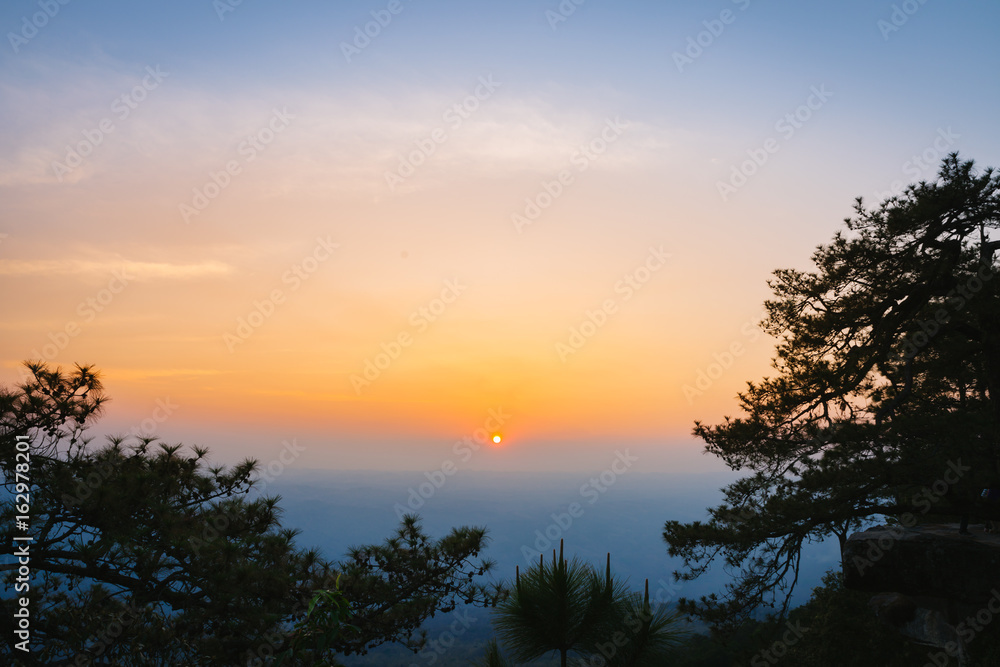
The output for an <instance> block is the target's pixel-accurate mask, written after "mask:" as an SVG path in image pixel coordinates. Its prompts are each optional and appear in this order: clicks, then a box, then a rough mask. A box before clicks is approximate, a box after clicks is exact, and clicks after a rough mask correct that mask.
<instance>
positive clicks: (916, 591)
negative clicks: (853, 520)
mask: <svg viewBox="0 0 1000 667" xmlns="http://www.w3.org/2000/svg"><path fill="white" fill-rule="evenodd" d="M969 530H970V533H971V534H969V535H962V534H960V533H959V531H958V524H928V525H914V526H910V527H906V526H901V525H894V526H876V527H874V528H869V529H868V530H865V531H863V532H860V533H855V534H854V535H851V536H850V537H849V538H848V539H847V542H846V543H845V545H844V552H843V554H842V556H843V568H844V585H845V586H846V587H847V588H852V589H855V590H861V591H870V592H872V593H878V595H875V596H874V597H873V598H872V600H871V606H872V607H873V608H874V609H875V611H876V613H877V614H878V616H879V618H880V619H881V620H882V621H883V622H885V623H887V624H889V625H891V626H892V627H894V628H896V629H897V630H898V631H899V632H900V633H902V634H904V635H906V636H908V637H910V638H911V639H913V640H915V641H917V642H920V643H922V644H926V645H928V646H935V647H939V648H941V649H943V650H944V652H945V653H947V654H949V655H952V656H955V657H957V658H958V659H959V664H963V663H964V658H965V647H966V644H967V643H968V642H969V641H971V640H972V639H973V638H974V637H975V636H976V634H978V632H980V631H982V629H983V628H984V627H985V626H986V625H989V624H990V623H991V622H992V621H993V619H994V616H996V617H997V618H998V619H1000V535H996V534H990V533H986V532H985V530H984V527H983V526H969ZM942 658H943V656H942ZM932 664H934V663H932ZM942 664H944V663H942Z"/></svg>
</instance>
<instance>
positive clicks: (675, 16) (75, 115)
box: [0, 0, 1000, 471]
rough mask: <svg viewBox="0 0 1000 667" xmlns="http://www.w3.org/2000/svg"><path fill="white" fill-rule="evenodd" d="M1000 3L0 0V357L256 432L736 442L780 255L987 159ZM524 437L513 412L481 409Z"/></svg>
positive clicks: (434, 446) (141, 416) (363, 443)
mask: <svg viewBox="0 0 1000 667" xmlns="http://www.w3.org/2000/svg"><path fill="white" fill-rule="evenodd" d="M998 25H1000V6H998V5H996V3H992V2H986V1H981V2H972V1H970V2H955V3H945V2H942V1H940V0H924V1H920V0H907V1H905V2H877V1H876V2H871V1H865V2H861V1H847V2H838V3H801V2H770V3H765V2H761V1H759V0H732V1H730V0H725V1H723V0H718V1H714V2H698V3H695V2H670V3H663V2H616V3H611V2H606V1H602V0H562V2H557V1H556V0H549V1H538V2H530V1H527V0H513V1H511V2H504V3H498V2H472V1H466V2H457V1H454V2H444V1H433V0H378V1H373V2H336V3H333V2H309V1H301V2H286V3H274V2H238V0H214V1H213V0H173V1H171V2H169V3H168V2H143V3H136V2H125V1H120V0H109V1H107V2H100V3H86V2H83V1H82V0H35V1H33V2H28V1H25V0H16V1H15V0H11V1H10V2H5V3H3V5H2V7H0V28H2V31H3V34H4V39H3V43H2V44H0V119H2V123H0V308H2V311H3V318H2V321H0V383H3V384H6V385H11V384H15V383H17V382H20V381H22V378H23V376H24V372H23V368H22V362H23V361H25V360H28V359H33V360H42V361H46V362H48V363H49V364H52V365H58V366H61V367H63V368H64V369H68V368H72V367H73V364H76V363H80V364H93V365H94V366H95V367H96V368H97V369H99V370H100V371H101V373H102V378H103V382H104V385H105V390H106V393H107V394H108V395H109V396H110V398H111V402H109V404H108V407H107V410H106V413H105V415H104V417H103V418H102V420H101V421H100V422H98V423H97V424H95V426H94V427H93V430H92V434H93V435H95V436H96V437H97V438H98V440H96V441H95V443H98V442H100V439H99V438H100V437H103V435H105V434H112V433H130V434H132V435H146V436H151V437H158V438H162V439H163V440H164V441H165V442H183V443H186V444H200V445H204V446H208V447H209V448H211V450H212V452H213V453H212V457H213V460H215V461H218V462H222V463H232V462H235V461H238V460H240V459H242V458H244V457H247V456H252V457H256V458H258V459H259V460H260V461H261V462H262V463H263V464H264V465H265V468H266V466H267V465H268V464H270V465H271V466H272V469H274V470H279V469H282V468H284V467H286V466H292V467H298V468H337V469H374V470H426V471H434V470H439V469H443V468H444V467H447V466H448V465H449V464H451V465H453V466H455V467H456V468H461V467H467V468H470V469H471V468H475V469H488V470H538V471H544V470H566V471H574V470H592V469H598V470H599V469H601V468H607V467H609V466H611V465H612V464H613V463H614V461H615V460H616V457H618V456H619V452H622V451H625V450H626V449H627V450H628V451H629V452H630V453H629V456H631V457H637V459H638V461H639V463H638V465H639V466H640V468H641V469H643V470H647V471H688V470H689V471H710V470H718V469H720V468H721V464H720V463H719V462H717V461H715V460H714V459H712V458H711V457H708V456H706V455H704V454H703V453H702V449H703V443H701V442H699V441H698V440H696V439H695V438H694V437H693V436H692V435H691V428H692V426H693V423H694V421H695V420H702V421H704V422H706V423H715V422H719V421H721V420H722V419H723V417H724V416H726V415H732V416H735V415H738V414H739V413H738V404H737V401H736V394H737V392H739V391H741V390H742V389H743V388H744V387H745V386H746V384H745V383H746V382H747V381H752V380H758V379H760V378H762V377H764V376H766V375H767V374H768V373H769V372H770V371H771V370H772V369H771V367H770V359H771V357H772V355H773V351H774V340H773V339H772V338H770V337H768V336H767V335H765V334H763V333H762V332H761V331H760V330H759V328H757V326H756V323H757V322H759V320H760V318H761V316H762V311H763V305H762V304H763V302H764V301H765V300H766V299H767V298H768V297H769V294H770V292H769V290H768V287H767V280H768V278H769V276H770V274H771V272H772V271H774V270H775V269H779V268H799V269H808V268H809V267H810V256H811V254H812V252H813V250H814V249H815V248H816V246H817V245H819V244H822V243H826V242H828V241H829V240H831V239H832V237H833V235H834V234H835V233H836V232H837V231H838V230H840V229H842V227H843V220H844V218H846V217H848V216H850V215H851V213H852V207H853V203H854V200H855V198H856V197H859V196H861V197H863V198H864V200H865V201H866V202H869V203H871V204H874V203H876V202H878V201H880V200H881V199H882V198H884V197H886V196H888V195H890V194H893V193H898V192H900V191H901V190H902V188H903V187H904V186H905V185H906V184H907V183H910V182H914V181H917V180H921V179H933V178H934V177H935V175H936V172H937V167H938V164H939V163H940V160H941V159H942V158H943V157H944V156H945V155H946V154H947V153H949V152H951V151H959V152H960V153H961V155H962V156H963V157H964V158H971V159H974V160H976V162H977V164H979V165H981V166H984V167H985V166H990V165H1000V159H998V158H1000V136H998V132H997V129H996V109H997V108H998V106H1000V105H998V102H1000V88H998V86H997V85H996V72H997V67H998V65H1000V42H998V41H997V40H996V39H995V36H996V30H997V27H998ZM494 434H500V435H501V436H502V442H501V443H500V444H499V445H494V444H492V443H491V442H488V441H487V437H491V436H492V435H494Z"/></svg>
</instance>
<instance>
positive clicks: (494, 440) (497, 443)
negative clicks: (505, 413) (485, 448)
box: [493, 433, 503, 445]
mask: <svg viewBox="0 0 1000 667" xmlns="http://www.w3.org/2000/svg"><path fill="white" fill-rule="evenodd" d="M501 440H503V438H501V437H500V434H499V433H497V434H496V435H494V436H493V444H495V445H499V444H500V441H501Z"/></svg>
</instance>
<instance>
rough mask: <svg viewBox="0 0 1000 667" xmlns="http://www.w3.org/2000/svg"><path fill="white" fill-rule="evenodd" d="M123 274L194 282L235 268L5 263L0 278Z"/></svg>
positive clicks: (38, 261) (120, 262)
mask: <svg viewBox="0 0 1000 667" xmlns="http://www.w3.org/2000/svg"><path fill="white" fill-rule="evenodd" d="M115 271H120V272H122V273H124V274H126V275H127V276H128V277H129V279H130V280H151V279H157V278H160V279H179V280H185V279H192V278H201V277H203V276H220V275H226V274H229V273H232V272H233V267H231V266H229V265H228V264H225V263H223V262H217V261H208V262H199V263H196V264H172V263H169V262H136V261H132V260H123V259H106V260H98V261H94V260H81V259H30V260H24V259H2V260H0V276H38V275H44V276H79V275H85V276H103V275H107V274H109V273H112V272H115Z"/></svg>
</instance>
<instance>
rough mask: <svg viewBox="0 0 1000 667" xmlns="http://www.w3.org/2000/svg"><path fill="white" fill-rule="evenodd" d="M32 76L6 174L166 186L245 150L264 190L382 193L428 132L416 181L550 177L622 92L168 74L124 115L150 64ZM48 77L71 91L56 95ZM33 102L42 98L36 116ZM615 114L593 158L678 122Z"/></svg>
mask: <svg viewBox="0 0 1000 667" xmlns="http://www.w3.org/2000/svg"><path fill="white" fill-rule="evenodd" d="M105 70H108V71H107V72H106V73H105ZM35 75H36V78H35V79H32V80H31V81H17V82H16V88H17V92H16V96H17V98H18V100H21V102H19V103H17V104H14V103H9V104H7V105H0V110H2V111H4V113H6V114H10V115H11V116H12V117H13V120H12V124H13V126H16V127H17V132H16V133H7V134H6V135H5V136H3V137H2V138H0V148H3V149H4V150H3V153H4V154H6V155H7V156H9V157H7V158H0V186H18V185H40V184H48V185H51V186H55V187H67V186H72V185H79V184H80V183H82V182H87V181H90V180H97V179H108V178H113V177H120V176H122V175H132V174H135V175H137V176H138V177H140V178H144V179H147V180H148V179H149V178H150V177H151V176H152V175H155V177H156V179H157V182H158V183H160V184H163V185H164V186H165V187H166V184H167V183H183V184H184V187H181V188H179V190H178V191H179V192H183V193H187V192H188V191H189V190H190V187H192V185H198V184H201V183H203V182H204V181H205V179H206V178H208V174H209V173H210V172H212V171H218V170H220V169H223V168H224V166H225V164H226V163H227V162H228V161H231V160H236V161H237V162H239V163H240V164H241V165H242V166H243V167H247V169H246V170H245V171H246V173H247V175H241V176H240V180H241V181H242V180H244V179H247V180H251V179H252V180H253V181H254V184H255V185H254V187H255V190H256V191H257V192H258V194H260V195H261V196H265V197H266V196H268V195H280V196H284V195H287V194H289V193H293V192H294V193H303V192H317V193H328V192H331V191H333V192H358V191H362V192H367V193H374V194H381V193H385V192H386V187H387V184H386V176H385V175H386V173H387V172H389V171H392V170H395V169H397V168H398V166H399V164H400V160H401V159H406V157H407V156H409V155H410V154H411V153H412V152H413V151H415V150H418V149H419V146H420V145H423V146H428V145H429V146H431V147H432V148H433V152H432V154H429V155H427V156H426V160H424V161H422V162H423V164H422V165H421V167H420V168H419V172H420V173H419V178H413V179H412V181H408V183H407V187H408V188H418V187H419V188H424V187H437V186H440V185H443V184H445V183H449V182H453V181H454V178H455V176H456V175H461V176H463V177H466V176H471V177H476V178H487V179H493V178H508V177H510V176H512V175H520V174H525V173H537V174H539V175H540V176H545V175H547V174H551V173H553V172H558V171H559V170H561V169H564V168H567V167H568V166H569V163H570V159H571V157H572V156H573V155H574V153H576V152H577V151H579V150H580V148H581V147H582V146H583V145H584V144H586V143H589V142H591V141H593V140H595V139H596V138H597V137H599V136H600V132H601V130H602V128H603V127H604V126H605V124H606V123H607V122H608V121H609V120H614V119H615V117H616V116H618V115H619V113H618V112H617V111H615V110H614V109H613V107H614V102H613V101H608V102H607V103H605V104H602V105H600V106H601V108H600V109H595V108H594V107H593V105H591V106H588V107H587V108H584V107H583V106H582V105H581V104H580V103H579V100H576V99H575V98H574V96H573V95H572V94H567V93H565V92H560V91H548V92H546V93H545V94H538V93H532V94H529V95H525V94H523V93H521V94H517V93H515V92H514V90H513V89H508V88H507V87H506V86H505V85H504V83H503V82H502V81H501V82H499V85H497V86H495V87H493V86H491V87H489V88H484V87H483V86H482V84H481V83H480V82H481V81H483V80H485V79H489V77H488V75H486V74H484V76H483V77H482V78H481V79H480V80H479V81H476V80H472V81H470V82H469V84H468V86H467V87H465V88H463V87H457V86H447V87H445V86H442V87H440V88H437V89H431V90H428V89H407V90H399V89H392V90H388V89H380V88H379V86H378V85H377V84H372V85H371V86H370V87H369V88H364V89H360V90H354V91H348V92H345V91H338V92H336V93H335V92H332V91H330V90H321V91H316V90H313V89H294V88H279V87H276V85H275V84H272V85H271V86H269V87H264V84H262V87H261V88H260V89H259V90H250V91H246V92H243V93H242V94H240V95H239V96H238V97H234V96H233V94H232V91H228V93H227V94H226V95H223V94H222V93H220V92H219V91H218V90H217V89H216V88H215V87H214V86H208V85H207V82H204V81H192V80H191V79H190V78H186V79H185V78H182V77H181V76H180V75H179V74H171V75H170V76H167V77H166V78H165V79H164V80H163V81H162V83H160V84H158V87H157V88H156V89H155V90H151V91H149V93H148V96H147V97H146V98H145V99H144V100H143V101H142V102H141V103H140V104H138V108H137V109H136V110H135V111H133V112H130V113H129V115H128V116H127V117H125V118H119V117H118V115H116V113H115V112H114V111H113V109H114V108H119V109H121V108H122V107H121V106H120V105H119V106H118V107H114V106H113V105H114V103H115V101H116V100H117V99H118V98H119V97H120V96H121V95H123V94H127V93H128V91H129V90H131V89H132V88H133V86H135V84H136V82H138V81H141V80H142V77H143V75H144V71H143V70H142V69H141V68H139V67H137V66H132V67H126V66H124V65H120V64H115V63H109V62H101V63H94V64H88V65H76V64H67V65H66V66H65V67H56V66H52V67H47V68H45V69H42V70H38V71H37V72H36V73H35ZM11 77H12V75H11V74H10V73H9V72H8V73H4V72H3V71H0V91H7V90H11V91H13V90H14V89H15V85H14V84H15V82H14V81H12V80H11ZM64 80H68V81H66V82H64ZM489 80H492V79H489ZM69 81H71V82H69ZM81 82H87V83H88V84H89V85H87V86H81ZM63 83H66V86H63ZM25 87H27V89H26V88H25ZM51 90H60V91H62V92H60V93H59V94H58V95H54V94H53V93H51V92H49V91H51ZM487 90H488V91H489V92H487ZM477 92H478V97H477ZM41 101H45V102H46V103H45V104H44V105H42V104H40V102H41ZM28 102H30V103H28ZM38 108H44V109H45V110H46V111H45V112H44V113H43V114H42V116H40V117H33V116H32V113H33V111H34V110H35V109H38ZM275 108H278V109H287V111H288V113H289V114H290V115H292V116H294V119H293V120H292V121H291V122H290V125H289V127H288V128H287V129H285V130H284V131H282V132H281V133H280V134H278V135H276V136H274V137H273V141H270V142H269V143H268V145H267V146H266V147H265V148H264V149H263V150H261V151H259V156H255V158H256V159H255V160H254V163H252V164H251V162H250V160H247V159H245V156H244V155H243V154H241V153H240V151H239V147H240V146H241V142H244V141H245V140H246V139H247V138H248V137H250V136H252V135H256V134H258V133H260V132H262V131H263V132H267V131H268V130H267V125H268V122H269V120H270V118H271V117H272V114H273V110H274V109H275ZM620 116H621V121H622V122H624V123H626V124H627V128H628V129H627V130H626V131H625V133H624V134H623V135H622V137H621V139H620V140H619V141H617V142H616V143H615V145H614V146H613V150H608V152H607V154H606V155H605V156H604V157H602V159H600V160H597V161H594V163H593V165H592V168H593V169H594V170H598V171H605V170H618V169H629V168H632V167H635V166H642V165H648V164H650V163H653V162H658V161H660V160H662V159H663V157H664V156H665V155H666V153H667V151H666V150H665V149H666V148H667V147H669V146H670V145H671V144H673V143H674V134H675V133H674V132H672V131H670V130H668V129H665V128H662V127H657V126H654V125H652V124H649V123H644V122H642V121H640V120H636V119H631V118H629V117H627V114H626V113H621V114H620ZM102 120H106V121H107V122H108V123H110V124H111V125H113V128H114V129H113V131H111V132H109V133H107V134H105V135H103V136H102V137H101V141H100V143H99V144H98V145H94V146H93V147H92V150H91V151H90V152H89V153H88V155H87V156H85V157H84V158H83V159H82V160H81V161H80V163H79V164H78V165H77V166H75V167H73V168H72V169H71V170H69V171H64V170H62V169H61V168H57V167H55V166H54V165H55V164H56V163H57V162H58V163H67V162H68V161H67V155H68V152H69V151H70V150H71V149H73V148H74V147H75V146H77V145H78V144H81V142H82V143H83V144H86V143H87V136H91V137H94V138H95V140H96V138H97V137H98V136H99V135H98V134H96V133H95V131H96V128H98V127H99V124H100V123H101V121H102ZM435 132H437V133H438V134H437V135H434V133H435ZM88 133H89V134H88ZM433 136H437V137H438V139H437V140H434V139H432V137H433ZM441 137H443V139H442V138H441ZM427 142H431V143H430V144H428V143H427ZM84 148H88V147H87V146H84ZM57 172H58V173H57Z"/></svg>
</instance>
